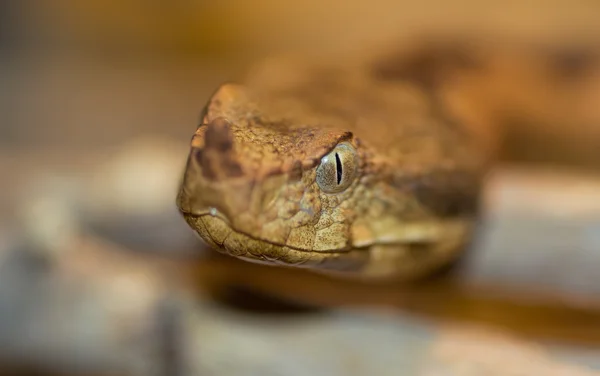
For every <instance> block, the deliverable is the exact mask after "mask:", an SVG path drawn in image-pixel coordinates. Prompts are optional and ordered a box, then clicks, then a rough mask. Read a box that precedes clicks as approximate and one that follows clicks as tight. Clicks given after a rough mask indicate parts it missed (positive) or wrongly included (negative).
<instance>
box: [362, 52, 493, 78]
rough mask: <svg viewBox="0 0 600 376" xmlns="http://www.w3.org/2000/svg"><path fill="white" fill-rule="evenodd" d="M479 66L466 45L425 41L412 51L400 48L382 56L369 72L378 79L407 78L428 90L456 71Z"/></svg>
mask: <svg viewBox="0 0 600 376" xmlns="http://www.w3.org/2000/svg"><path fill="white" fill-rule="evenodd" d="M482 66H483V64H482V61H481V60H480V59H479V57H478V56H477V55H476V53H475V51H472V50H471V49H470V48H469V46H468V45H465V44H461V43H443V42H439V43H425V45H424V46H423V47H420V48H418V49H417V50H415V51H410V52H407V51H400V52H396V53H395V54H393V55H391V56H388V57H387V58H385V59H382V60H381V61H379V62H378V63H376V64H374V66H373V70H372V74H373V76H374V77H375V78H377V79H379V80H384V81H398V80H407V81H412V82H415V83H417V84H419V85H422V86H423V87H425V88H428V89H431V88H433V87H435V86H437V85H438V84H439V83H440V82H441V81H442V80H444V79H446V78H447V77H448V75H452V74H455V73H456V72H457V71H459V70H471V69H480V68H481V67H482Z"/></svg>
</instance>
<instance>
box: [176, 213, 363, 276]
mask: <svg viewBox="0 0 600 376" xmlns="http://www.w3.org/2000/svg"><path fill="white" fill-rule="evenodd" d="M185 218H186V221H188V223H189V224H190V225H192V227H193V228H194V229H195V230H196V232H197V233H198V234H199V235H200V237H201V238H202V239H204V240H205V241H206V242H207V243H208V244H209V245H211V246H212V247H213V248H215V249H216V250H217V251H219V252H221V253H224V254H226V255H229V256H232V257H235V258H239V259H242V260H245V261H249V262H255V263H261V264H270V265H280V266H289V267H297V268H307V269H317V270H318V269H323V270H331V271H334V270H335V271H343V272H346V271H356V270H359V269H360V268H362V267H364V265H365V263H366V261H367V259H368V255H369V253H368V252H365V250H364V249H348V250H346V249H344V250H326V251H320V250H319V251H313V250H307V249H297V248H292V247H288V246H286V245H280V244H274V243H272V242H268V241H265V240H262V239H259V238H256V237H253V236H250V235H247V234H245V233H243V232H240V231H236V230H235V229H233V228H232V227H231V226H229V224H228V222H227V221H226V220H223V219H222V218H221V217H220V216H217V215H211V214H197V215H190V214H187V215H185Z"/></svg>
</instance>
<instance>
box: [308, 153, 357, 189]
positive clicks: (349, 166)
mask: <svg viewBox="0 0 600 376" xmlns="http://www.w3.org/2000/svg"><path fill="white" fill-rule="evenodd" d="M357 166H358V156H357V153H356V150H355V149H354V147H353V146H352V145H350V144H349V143H347V142H344V143H341V144H339V145H337V146H336V147H335V148H334V149H333V150H332V151H331V152H330V153H329V154H327V155H326V156H324V157H323V158H322V159H321V163H320V164H319V166H318V167H317V176H316V181H317V184H318V185H319V188H321V190H322V191H323V192H325V193H339V192H342V191H344V190H345V189H346V188H348V187H349V186H350V185H351V184H352V182H353V181H354V179H355V178H356V175H357V170H358V168H357Z"/></svg>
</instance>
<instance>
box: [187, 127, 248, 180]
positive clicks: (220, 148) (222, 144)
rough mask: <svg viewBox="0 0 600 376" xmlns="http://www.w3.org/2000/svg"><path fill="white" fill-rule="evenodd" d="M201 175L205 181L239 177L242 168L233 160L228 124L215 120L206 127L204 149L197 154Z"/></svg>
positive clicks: (231, 139) (231, 135)
mask: <svg viewBox="0 0 600 376" xmlns="http://www.w3.org/2000/svg"><path fill="white" fill-rule="evenodd" d="M197 158H198V163H199V164H200V166H201V167H202V174H203V176H204V177H205V178H207V179H213V180H221V179H224V178H231V177H238V176H241V175H242V174H243V173H242V168H241V166H240V164H239V162H238V161H236V160H235V158H234V153H233V134H232V132H231V126H230V124H229V122H228V121H227V120H225V119H223V118H217V119H215V120H213V121H212V122H210V123H209V124H208V125H207V128H206V132H205V134H204V148H203V149H201V150H199V151H198V153H197Z"/></svg>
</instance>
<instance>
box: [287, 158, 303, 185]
mask: <svg viewBox="0 0 600 376" xmlns="http://www.w3.org/2000/svg"><path fill="white" fill-rule="evenodd" d="M288 176H289V179H290V181H292V182H296V181H300V179H302V162H300V161H295V162H294V163H293V165H292V168H291V169H290V171H289V173H288Z"/></svg>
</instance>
